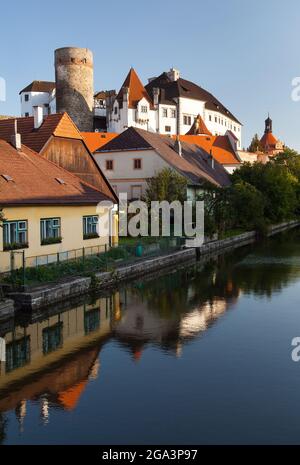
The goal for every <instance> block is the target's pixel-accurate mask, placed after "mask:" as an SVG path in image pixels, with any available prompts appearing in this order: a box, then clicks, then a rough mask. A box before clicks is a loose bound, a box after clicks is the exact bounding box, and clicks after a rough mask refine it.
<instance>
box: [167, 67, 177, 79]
mask: <svg viewBox="0 0 300 465" xmlns="http://www.w3.org/2000/svg"><path fill="white" fill-rule="evenodd" d="M167 75H168V78H169V79H170V80H171V81H178V79H179V77H180V72H179V71H178V69H175V68H171V69H170V71H168V73H167Z"/></svg>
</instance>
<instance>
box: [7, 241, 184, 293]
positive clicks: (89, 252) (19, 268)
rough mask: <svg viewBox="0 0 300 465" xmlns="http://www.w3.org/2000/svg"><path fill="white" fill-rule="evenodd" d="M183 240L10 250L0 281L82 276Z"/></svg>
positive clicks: (18, 283)
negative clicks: (61, 249)
mask: <svg viewBox="0 0 300 465" xmlns="http://www.w3.org/2000/svg"><path fill="white" fill-rule="evenodd" d="M183 244H184V239H183V238H180V237H177V238H158V239H157V241H155V242H151V243H147V242H143V241H137V242H129V243H124V244H120V245H117V246H112V247H110V246H108V245H102V246H93V247H83V248H80V249H73V250H68V251H65V252H57V253H53V254H45V255H38V256H32V257H26V256H25V253H24V251H22V252H21V251H11V269H10V272H8V273H6V274H5V275H4V276H2V283H4V284H5V283H6V284H7V285H9V286H10V287H11V288H14V289H17V288H22V287H25V286H27V285H29V286H30V285H38V284H41V283H46V282H58V281H61V280H62V279H65V278H67V277H68V276H84V275H89V274H91V273H97V272H101V271H113V270H114V269H116V268H118V267H121V266H125V265H127V264H129V263H132V262H136V261H139V260H143V259H144V258H147V257H154V256H160V255H164V254H168V253H171V252H173V251H176V250H179V249H180V248H181V247H182V245H183Z"/></svg>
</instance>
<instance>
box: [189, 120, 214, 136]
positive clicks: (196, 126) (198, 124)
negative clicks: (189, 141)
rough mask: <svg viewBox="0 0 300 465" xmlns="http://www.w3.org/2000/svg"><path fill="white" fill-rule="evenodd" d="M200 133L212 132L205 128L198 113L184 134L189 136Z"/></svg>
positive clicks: (208, 133) (209, 134) (208, 134)
mask: <svg viewBox="0 0 300 465" xmlns="http://www.w3.org/2000/svg"><path fill="white" fill-rule="evenodd" d="M201 134H205V135H207V136H211V135H212V133H211V132H210V131H209V130H208V129H207V127H206V124H205V123H204V121H203V119H202V118H201V116H200V115H198V116H197V117H196V118H195V121H194V123H193V125H192V127H191V128H190V130H189V131H188V132H187V133H186V135H187V136H188V135H191V136H199V135H201Z"/></svg>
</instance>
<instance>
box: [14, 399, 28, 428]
mask: <svg viewBox="0 0 300 465" xmlns="http://www.w3.org/2000/svg"><path fill="white" fill-rule="evenodd" d="M15 413H16V418H17V420H18V422H19V431H20V433H23V431H24V420H25V416H26V400H21V402H20V403H19V404H18V405H17V406H16V410H15Z"/></svg>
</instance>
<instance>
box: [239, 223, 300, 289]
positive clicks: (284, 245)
mask: <svg viewBox="0 0 300 465" xmlns="http://www.w3.org/2000/svg"><path fill="white" fill-rule="evenodd" d="M272 260H273V263H272ZM297 261H298V263H299V261H300V232H299V230H293V231H288V232H286V233H284V234H279V235H278V236H276V237H274V238H273V239H272V240H267V241H265V242H263V243H259V244H256V246H255V247H254V248H253V252H252V253H250V254H249V253H248V254H247V256H246V257H245V260H242V262H241V263H237V264H236V266H234V267H233V268H232V270H231V276H232V279H233V280H234V282H235V283H236V285H237V286H238V287H239V288H240V289H241V290H242V291H243V292H245V293H249V294H254V295H257V296H268V297H270V296H272V294H273V293H274V292H279V291H281V290H282V289H283V288H284V287H286V286H288V285H289V283H290V282H291V281H292V280H293V279H294V278H295V277H296V276H300V266H299V264H298V263H297Z"/></svg>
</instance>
